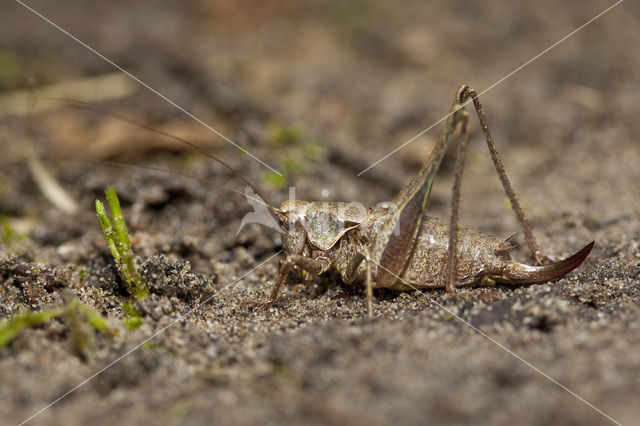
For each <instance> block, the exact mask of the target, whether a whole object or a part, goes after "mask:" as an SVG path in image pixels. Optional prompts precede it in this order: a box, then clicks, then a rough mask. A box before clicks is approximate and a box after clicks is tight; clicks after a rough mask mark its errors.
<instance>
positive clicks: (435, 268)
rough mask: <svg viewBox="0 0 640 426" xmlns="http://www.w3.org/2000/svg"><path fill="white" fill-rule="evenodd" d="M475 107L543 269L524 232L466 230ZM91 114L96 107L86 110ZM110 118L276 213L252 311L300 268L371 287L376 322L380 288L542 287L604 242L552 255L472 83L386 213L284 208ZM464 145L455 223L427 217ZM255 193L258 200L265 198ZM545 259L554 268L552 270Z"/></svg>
mask: <svg viewBox="0 0 640 426" xmlns="http://www.w3.org/2000/svg"><path fill="white" fill-rule="evenodd" d="M467 103H473V105H474V108H475V111H476V113H477V116H478V118H479V121H480V125H481V127H482V131H483V135H484V139H485V142H486V143H487V146H488V148H489V152H490V155H491V158H492V160H493V164H494V166H495V169H496V171H497V173H498V177H499V179H500V182H501V183H502V186H503V189H504V191H505V193H506V195H507V197H508V198H509V201H510V202H511V206H512V208H513V210H514V213H515V215H516V218H517V220H518V222H519V224H520V227H521V228H522V230H523V232H524V237H525V241H526V243H527V246H528V248H529V250H530V251H531V254H532V255H533V258H534V259H535V262H536V266H532V265H526V264H522V263H519V262H516V261H514V260H512V259H511V256H510V254H509V252H510V250H511V249H513V248H514V247H515V246H514V245H512V243H511V242H510V240H511V238H512V237H513V236H514V235H515V234H512V235H511V236H509V237H507V238H498V237H494V236H491V235H486V234H481V233H478V232H475V231H472V230H469V229H459V228H458V205H459V198H460V187H461V180H462V173H463V169H464V160H465V154H466V149H467V145H468V140H469V133H468V123H469V113H468V112H467V111H466V109H465V105H466V104H467ZM76 104H77V103H76ZM80 104H82V103H81V102H80ZM83 108H86V109H90V110H91V109H94V108H92V107H90V106H87V105H86V104H85V105H84V106H83ZM94 110H96V109H94ZM96 111H100V110H96ZM100 112H103V113H104V112H105V111H100ZM107 114H109V115H112V116H114V117H116V118H118V119H121V120H124V121H127V122H129V123H132V124H134V125H137V126H140V127H143V128H145V129H147V130H150V131H152V132H155V133H158V134H160V135H163V136H166V137H170V138H172V139H175V140H177V141H179V142H181V143H184V144H186V145H189V146H190V147H191V148H193V149H194V150H196V151H198V152H200V153H201V154H203V155H205V156H207V157H209V158H211V159H212V160H214V161H216V162H218V163H220V164H221V165H223V166H224V167H225V168H227V169H228V170H229V171H231V172H232V173H233V174H234V175H236V176H237V177H238V178H240V179H241V180H242V181H243V182H244V183H245V184H246V185H248V187H249V188H250V190H252V191H253V192H254V193H255V194H252V193H251V191H250V190H249V188H248V190H249V192H245V195H246V196H247V197H248V199H253V201H256V202H258V203H259V204H260V205H263V206H265V207H266V208H267V209H268V214H267V215H270V216H271V217H272V218H273V219H275V221H276V224H277V225H276V226H275V227H277V228H278V229H279V231H280V232H281V233H282V245H283V252H284V258H283V259H282V260H280V262H279V267H278V275H277V276H276V278H275V283H274V287H273V290H272V291H271V295H270V297H269V299H268V300H266V301H262V302H247V303H246V304H247V305H249V306H251V307H258V306H271V305H272V304H273V303H274V302H275V301H276V300H277V297H278V294H279V292H280V290H281V289H282V286H283V285H284V284H285V281H286V279H287V277H288V274H289V270H290V269H291V268H292V267H293V268H294V269H298V270H302V271H304V272H305V273H306V274H308V275H307V278H311V277H313V276H317V275H320V274H322V273H323V272H325V271H327V270H329V269H330V268H334V269H336V270H337V271H338V272H339V273H340V276H341V279H342V281H343V282H345V283H347V284H350V283H352V282H354V281H355V280H356V279H359V280H362V281H364V282H365V285H366V304H367V315H368V316H369V317H372V316H373V289H374V288H388V289H392V290H399V291H404V290H412V289H414V290H416V289H428V288H431V289H434V288H445V289H446V292H447V293H448V294H450V295H455V293H456V288H457V287H470V286H474V285H480V286H493V285H495V284H496V283H504V284H514V285H517V284H535V283H542V282H546V281H551V280H554V279H557V278H560V277H562V276H564V275H566V274H568V273H569V272H571V271H572V270H574V269H575V268H577V267H578V266H579V265H580V264H581V263H582V262H583V261H584V260H585V259H586V258H587V256H588V255H589V253H590V252H591V249H592V248H593V245H594V242H593V241H592V242H591V243H589V244H587V245H586V246H585V247H583V248H582V249H581V250H579V251H578V252H576V253H575V254H573V255H572V256H569V257H568V258H566V259H564V260H560V261H554V259H552V258H551V257H550V256H546V255H543V254H542V252H541V251H540V249H539V247H538V244H537V242H536V240H535V237H534V235H533V232H532V231H531V227H530V225H529V223H528V221H527V219H526V216H525V213H524V211H523V210H522V208H521V206H520V203H519V202H518V198H517V197H516V195H515V192H514V190H513V188H512V186H511V183H510V182H509V179H508V177H507V175H506V172H505V169H504V166H503V164H502V161H501V160H500V157H499V156H498V152H497V150H496V147H495V143H494V141H493V138H492V136H491V133H490V131H489V127H488V124H487V119H486V117H485V114H484V111H483V108H482V105H481V104H480V101H479V99H478V94H477V92H476V91H475V90H474V89H472V88H471V87H469V86H468V85H466V84H461V85H459V86H458V89H457V91H456V94H455V97H454V100H453V103H452V105H451V108H450V109H449V115H448V116H447V118H446V121H445V124H444V127H443V129H442V132H441V133H440V136H439V138H438V141H437V143H436V146H435V147H434V149H433V151H432V152H431V155H430V156H429V158H428V159H427V161H426V163H425V164H424V165H423V167H422V168H421V169H420V170H419V171H418V172H417V174H416V175H415V176H414V177H413V179H412V180H411V181H410V182H409V184H408V185H407V186H406V187H405V188H404V189H402V190H401V191H400V193H399V194H398V195H397V196H396V197H395V199H394V200H393V202H392V203H391V204H390V205H387V206H377V207H367V206H363V205H361V204H359V203H343V202H330V201H301V200H291V199H290V200H287V201H285V202H284V203H283V204H282V205H281V207H280V208H279V209H276V208H275V207H273V206H272V205H271V204H270V203H269V202H268V201H267V200H266V198H265V197H264V196H263V195H262V194H261V193H260V191H258V189H256V187H255V186H254V185H252V184H251V183H250V182H249V181H248V180H247V179H246V178H245V177H243V176H242V175H241V174H240V173H239V172H238V171H236V170H235V169H234V168H232V167H231V166H229V165H228V164H227V163H225V162H224V161H222V160H220V159H219V158H217V157H215V156H213V155H211V154H209V153H207V152H205V151H204V150H202V149H201V148H199V147H198V146H197V145H194V144H193V143H191V142H189V141H186V140H184V139H182V138H179V137H177V136H174V135H172V134H169V133H166V132H163V131H161V130H158V129H154V128H152V127H150V126H146V125H144V124H140V123H136V122H133V121H131V120H129V119H127V118H126V117H122V116H120V115H118V114H111V113H107ZM455 142H458V149H457V153H456V162H455V175H454V184H453V189H452V196H451V214H450V218H449V223H448V224H447V223H445V222H443V221H441V220H439V219H438V218H435V217H431V216H428V215H427V214H426V213H425V212H426V207H427V201H428V198H429V194H430V192H431V187H432V185H433V182H434V179H435V176H436V173H437V171H438V168H439V166H440V163H441V162H442V159H443V157H444V155H445V152H446V151H447V148H448V147H449V146H450V145H452V144H455ZM227 189H231V188H227ZM233 191H234V192H238V191H235V190H233ZM252 195H257V196H258V197H259V198H260V200H262V201H260V200H258V199H256V198H255V197H253V196H252ZM252 204H253V203H252ZM243 222H244V221H243ZM543 261H549V262H550V263H546V264H543Z"/></svg>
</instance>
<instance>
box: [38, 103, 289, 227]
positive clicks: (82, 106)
mask: <svg viewBox="0 0 640 426" xmlns="http://www.w3.org/2000/svg"><path fill="white" fill-rule="evenodd" d="M47 100H53V101H57V102H62V103H64V104H66V105H67V106H68V107H71V108H80V109H85V110H89V111H94V112H99V113H101V114H105V115H108V116H111V117H113V118H116V119H118V120H121V121H124V122H126V123H129V124H132V125H134V126H138V127H140V128H143V129H145V130H148V131H150V132H153V133H156V134H158V135H161V136H164V137H167V138H170V139H173V140H175V141H177V142H180V143H182V144H185V145H187V146H189V147H190V148H191V149H193V150H194V151H196V152H198V153H199V154H202V155H204V156H205V157H207V158H210V159H212V160H214V161H216V162H218V163H219V164H221V165H222V166H224V167H225V168H226V169H227V170H229V171H230V172H231V173H233V174H234V175H236V176H237V177H238V178H240V179H241V180H242V181H243V182H244V183H246V184H247V185H248V186H249V187H250V188H251V189H252V190H253V191H254V192H255V193H256V194H257V195H258V197H260V198H261V199H262V201H263V202H264V205H265V206H266V207H267V208H268V209H269V210H270V211H271V214H273V215H276V214H277V213H278V210H277V209H276V208H275V207H273V206H272V205H271V203H269V202H268V201H267V199H266V198H265V197H264V196H263V195H262V193H261V192H260V191H259V190H258V189H257V188H256V187H255V186H254V185H253V184H252V183H251V182H249V181H248V180H247V179H246V178H245V177H244V176H242V175H241V174H240V172H239V171H237V170H236V169H234V168H233V167H231V166H230V165H228V164H227V163H225V162H224V161H222V160H221V159H219V158H218V157H215V156H214V155H212V154H209V153H208V152H207V151H205V150H203V149H202V148H200V147H199V146H198V145H196V144H194V143H193V142H190V141H188V140H186V139H183V138H181V137H179V136H176V135H173V134H171V133H167V132H165V131H163V130H160V129H156V128H154V127H151V126H148V125H146V124H144V123H140V122H137V121H135V120H132V119H131V118H129V117H126V116H124V115H120V114H118V113H115V112H111V111H106V110H103V109H100V108H97V107H95V106H93V105H91V104H89V103H87V102H83V101H78V100H75V99H55V98H47ZM114 164H115V163H114ZM120 165H124V163H120ZM227 189H230V188H227ZM243 195H244V194H243Z"/></svg>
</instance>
